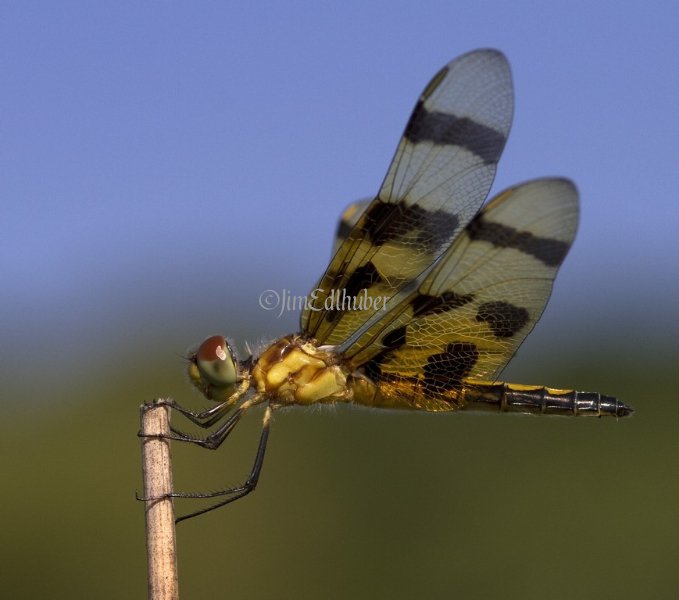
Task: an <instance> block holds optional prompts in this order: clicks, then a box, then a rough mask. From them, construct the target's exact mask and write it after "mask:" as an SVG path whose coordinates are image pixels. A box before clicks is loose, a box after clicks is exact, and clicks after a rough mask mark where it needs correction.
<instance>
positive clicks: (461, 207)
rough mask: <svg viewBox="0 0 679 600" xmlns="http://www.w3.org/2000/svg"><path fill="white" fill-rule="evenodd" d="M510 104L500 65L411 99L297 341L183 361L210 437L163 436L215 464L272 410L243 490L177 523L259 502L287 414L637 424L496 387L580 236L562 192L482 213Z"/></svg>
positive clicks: (516, 388)
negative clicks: (255, 414) (485, 414)
mask: <svg viewBox="0 0 679 600" xmlns="http://www.w3.org/2000/svg"><path fill="white" fill-rule="evenodd" d="M513 104H514V100H513V85H512V78H511V72H510V68H509V64H508V62H507V59H506V58H505V56H504V55H503V54H502V53H501V52H499V51H497V50H493V49H482V50H476V51H473V52H469V53H467V54H464V55H462V56H460V57H458V58H457V59H455V60H453V61H451V62H449V63H448V64H447V65H445V66H444V67H443V68H442V69H441V70H440V71H439V72H438V73H436V75H435V76H434V77H433V79H432V80H431V81H430V82H429V84H428V85H427V86H426V87H425V89H424V91H423V92H422V94H421V95H420V97H419V98H418V100H417V103H416V105H415V108H414V110H413V112H412V114H411V116H410V119H409V121H408V123H407V125H406V128H405V131H404V133H403V136H402V137H401V139H400V142H399V144H398V147H397V149H396V153H395V156H394V158H393V160H392V162H391V165H390V166H389V169H388V171H387V174H386V177H385V179H384V181H383V183H382V186H381V187H380V189H379V192H378V193H377V195H376V196H375V198H374V199H373V200H371V201H369V202H366V201H364V202H360V203H356V204H353V205H351V206H350V207H349V208H347V209H346V210H345V211H344V213H343V214H342V216H341V219H340V224H339V227H338V230H337V239H336V242H335V247H334V252H333V257H332V259H331V261H330V264H329V265H328V267H327V269H326V271H325V273H324V274H323V275H322V277H321V278H320V280H319V281H318V283H317V284H316V286H315V287H314V288H313V293H312V294H310V296H309V300H308V302H307V303H306V304H305V306H304V307H303V310H302V313H301V320H300V321H301V322H300V331H299V332H298V333H294V334H291V335H287V336H285V337H282V338H281V339H278V340H276V341H274V342H273V343H271V344H269V345H268V346H266V347H265V348H264V350H263V351H262V352H261V353H260V354H259V356H249V357H247V358H245V359H243V360H240V359H239V358H238V357H237V355H236V352H235V351H234V348H233V346H232V345H231V344H230V343H229V342H228V341H227V338H226V337H225V336H223V335H214V336H212V337H210V338H208V339H206V340H205V341H204V342H203V343H202V344H200V346H199V347H198V348H197V350H195V351H194V352H192V353H191V354H190V355H189V356H188V374H189V378H190V381H191V382H192V383H193V385H194V386H195V387H196V388H197V389H198V390H200V392H201V393H202V394H203V395H204V396H205V397H206V398H208V399H210V400H212V401H214V402H215V404H213V405H212V407H211V408H209V409H208V410H204V411H193V410H189V409H187V408H185V407H183V406H181V405H179V404H177V403H175V402H174V401H171V400H168V401H167V404H168V405H169V406H171V408H172V409H173V410H175V411H177V412H179V413H181V414H182V415H184V416H185V417H186V418H187V419H188V420H189V421H191V422H193V423H194V424H196V425H198V426H200V427H203V428H205V429H206V430H210V433H209V434H208V435H206V437H202V438H198V437H194V436H190V435H186V434H184V433H182V432H180V431H179V430H176V429H173V430H172V434H169V435H168V436H167V437H170V438H171V439H176V440H179V441H185V442H190V443H193V444H196V445H198V446H201V447H203V448H208V449H216V448H218V447H219V446H220V445H221V444H222V443H223V442H224V440H225V439H226V438H227V437H228V435H229V434H230V433H231V431H233V429H234V427H235V426H236V425H237V423H238V422H239V421H240V419H241V418H242V417H243V415H244V414H246V413H247V412H248V411H249V410H250V409H251V408H252V407H254V406H256V405H259V404H263V405H264V406H265V410H264V414H263V421H262V432H261V437H260V440H259V445H258V448H257V452H256V455H255V460H254V464H253V466H252V468H251V471H250V474H249V477H248V478H247V480H246V481H245V482H244V483H243V484H242V485H239V486H236V487H230V488H227V489H223V490H219V491H213V492H209V493H182V492H175V493H171V494H169V495H168V496H171V497H174V498H201V499H206V498H212V499H215V501H216V502H213V503H212V504H211V505H210V506H208V507H206V508H203V509H201V510H198V511H196V512H193V513H190V514H188V515H185V516H183V517H180V518H179V519H177V521H182V520H185V519H188V518H191V517H194V516H197V515H199V514H203V513H206V512H208V511H211V510H214V509H216V508H219V507H221V506H224V505H226V504H229V503H231V502H233V501H235V500H237V499H239V498H242V497H243V496H245V495H247V494H249V493H250V492H252V491H253V490H254V489H255V487H256V486H257V483H258V480H259V476H260V472H261V469H262V464H263V461H264V454H265V451H266V446H267V441H268V437H269V430H270V425H271V419H272V414H273V411H275V410H277V409H280V408H283V407H288V406H296V405H299V406H309V405H315V404H320V403H322V404H327V403H348V404H354V405H363V406H369V407H373V408H384V409H408V410H419V411H430V412H446V413H447V412H451V411H458V410H464V411H467V410H485V411H496V412H518V413H530V414H541V415H571V416H595V417H604V416H614V417H623V416H626V415H629V414H631V413H632V410H633V409H632V407H630V406H628V405H626V404H624V403H623V402H622V401H620V400H618V399H617V398H614V397H611V396H606V395H603V394H600V393H597V392H582V391H575V390H572V389H556V388H552V387H546V386H542V385H523V384H515V383H506V382H503V381H500V380H498V379H497V378H498V376H499V375H500V373H501V371H502V370H503V368H504V367H505V366H506V364H507V363H508V362H509V360H510V359H511V358H512V356H513V355H514V354H515V353H516V351H517V349H518V348H519V346H520V345H521V343H522V342H523V340H524V339H525V337H526V336H527V335H528V334H529V333H530V331H531V330H532V329H533V327H534V325H535V324H536V322H537V321H538V319H539V318H540V316H541V315H542V312H543V310H544V308H545V305H546V303H547V301H548V299H549V296H550V294H551V291H552V285H553V282H554V278H555V276H556V273H557V271H558V269H559V266H560V265H561V264H562V262H563V260H564V259H565V257H566V254H567V253H568V250H569V249H570V247H571V244H572V243H573V239H574V236H575V232H576V228H577V223H578V192H577V190H576V187H575V185H574V184H573V183H572V182H571V181H569V180H568V179H564V178H542V179H536V180H532V181H528V182H526V183H522V184H520V185H516V186H513V187H510V188H509V189H506V190H504V191H503V192H501V193H499V194H498V195H497V196H495V197H494V198H493V199H492V200H490V201H489V202H487V203H486V204H485V205H484V201H485V199H486V197H487V195H488V193H489V190H490V187H491V184H492V181H493V179H494V176H495V171H496V166H497V162H498V160H499V158H500V155H501V153H502V150H503V148H504V145H505V142H506V140H507V135H508V133H509V128H510V124H511V121H512V116H513ZM213 428H214V429H213ZM166 497H167V496H166Z"/></svg>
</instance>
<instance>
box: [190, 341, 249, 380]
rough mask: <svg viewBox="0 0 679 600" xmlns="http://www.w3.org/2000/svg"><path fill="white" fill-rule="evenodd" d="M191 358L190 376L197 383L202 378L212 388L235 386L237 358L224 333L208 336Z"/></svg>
mask: <svg viewBox="0 0 679 600" xmlns="http://www.w3.org/2000/svg"><path fill="white" fill-rule="evenodd" d="M191 359H192V360H191V364H190V365H189V376H190V377H191V379H192V380H194V382H196V383H198V380H202V381H204V382H205V383H207V384H208V385H209V386H210V388H217V389H219V390H224V388H231V387H233V386H234V384H235V383H236V381H237V380H238V369H237V367H236V360H235V358H234V356H233V352H232V350H231V347H230V346H229V343H228V342H227V341H226V338H225V337H224V336H222V335H213V336H212V337H209V338H207V339H206V340H205V341H204V342H203V343H202V344H201V345H200V346H199V347H198V351H197V352H196V353H195V355H194V356H192V357H191ZM215 391H216V390H215Z"/></svg>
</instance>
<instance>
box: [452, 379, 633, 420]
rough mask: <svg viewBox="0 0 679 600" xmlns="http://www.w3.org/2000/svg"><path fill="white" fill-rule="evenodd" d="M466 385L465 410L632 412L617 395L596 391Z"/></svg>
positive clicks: (582, 413)
mask: <svg viewBox="0 0 679 600" xmlns="http://www.w3.org/2000/svg"><path fill="white" fill-rule="evenodd" d="M465 387H466V389H465V396H464V409H466V410H499V411H501V412H518V413H530V414H545V415H566V416H590V417H605V416H612V417H624V416H626V415H629V414H631V413H632V412H633V410H632V407H630V406H627V405H626V404H624V403H623V402H621V401H620V400H618V399H617V398H614V397H613V396H604V395H603V394H599V393H598V392H578V391H576V390H561V389H556V388H549V387H544V386H533V385H521V384H516V383H502V382H499V383H483V382H474V383H472V384H470V385H469V386H468V387H467V386H465Z"/></svg>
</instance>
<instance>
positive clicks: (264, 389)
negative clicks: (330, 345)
mask: <svg viewBox="0 0 679 600" xmlns="http://www.w3.org/2000/svg"><path fill="white" fill-rule="evenodd" d="M338 363H339V361H338V357H337V355H336V354H333V353H332V352H327V351H325V350H322V349H320V348H318V347H317V346H315V345H314V344H312V343H311V342H310V341H309V340H307V339H304V338H303V337H300V336H296V335H291V336H287V337H284V338H282V339H280V340H278V341H277V342H276V343H274V344H272V345H271V346H269V347H268V348H267V349H266V350H265V351H264V352H263V353H262V354H261V356H260V357H259V360H258V361H257V363H256V364H255V366H254V368H253V370H252V378H253V379H254V383H255V386H256V389H257V392H258V393H261V394H266V395H268V396H269V397H270V398H271V401H272V402H273V403H274V404H313V403H315V402H336V401H343V400H344V401H347V400H348V399H349V398H348V396H349V391H348V389H347V373H346V372H345V371H344V369H343V368H342V366H341V365H340V364H338Z"/></svg>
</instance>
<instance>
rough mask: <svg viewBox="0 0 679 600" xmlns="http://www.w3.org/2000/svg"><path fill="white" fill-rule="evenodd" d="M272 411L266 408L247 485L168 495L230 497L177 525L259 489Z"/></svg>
mask: <svg viewBox="0 0 679 600" xmlns="http://www.w3.org/2000/svg"><path fill="white" fill-rule="evenodd" d="M272 411H273V409H272V408H271V406H270V405H269V406H267V407H266V411H265V412H264V418H263V420H262V434H261V436H260V438H259V445H258V446H257V454H256V455H255V462H254V464H253V465H252V470H251V471H250V475H249V476H248V478H247V480H246V481H245V483H243V484H242V485H239V486H238V487H233V488H227V489H225V490H218V491H216V492H207V493H196V494H190V493H188V494H187V493H181V492H173V493H171V494H168V495H167V496H168V497H171V498H199V499H200V498H218V497H221V496H228V498H226V499H224V500H222V501H221V502H218V503H217V504H213V505H212V506H208V507H207V508H203V509H201V510H197V511H195V512H192V513H189V514H188V515H184V516H182V517H179V518H178V519H176V520H175V523H179V522H180V521H186V520H187V519H191V518H192V517H197V516H198V515H202V514H205V513H206V512H210V511H212V510H215V509H217V508H221V507H222V506H225V505H227V504H230V503H231V502H234V501H235V500H238V499H239V498H242V497H243V496H247V495H248V494H249V493H250V492H252V491H254V489H255V488H256V487H257V482H258V481H259V474H260V473H261V471H262V464H263V463H264V453H265V452H266V444H267V441H268V439H269V427H270V424H271V414H272Z"/></svg>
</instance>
